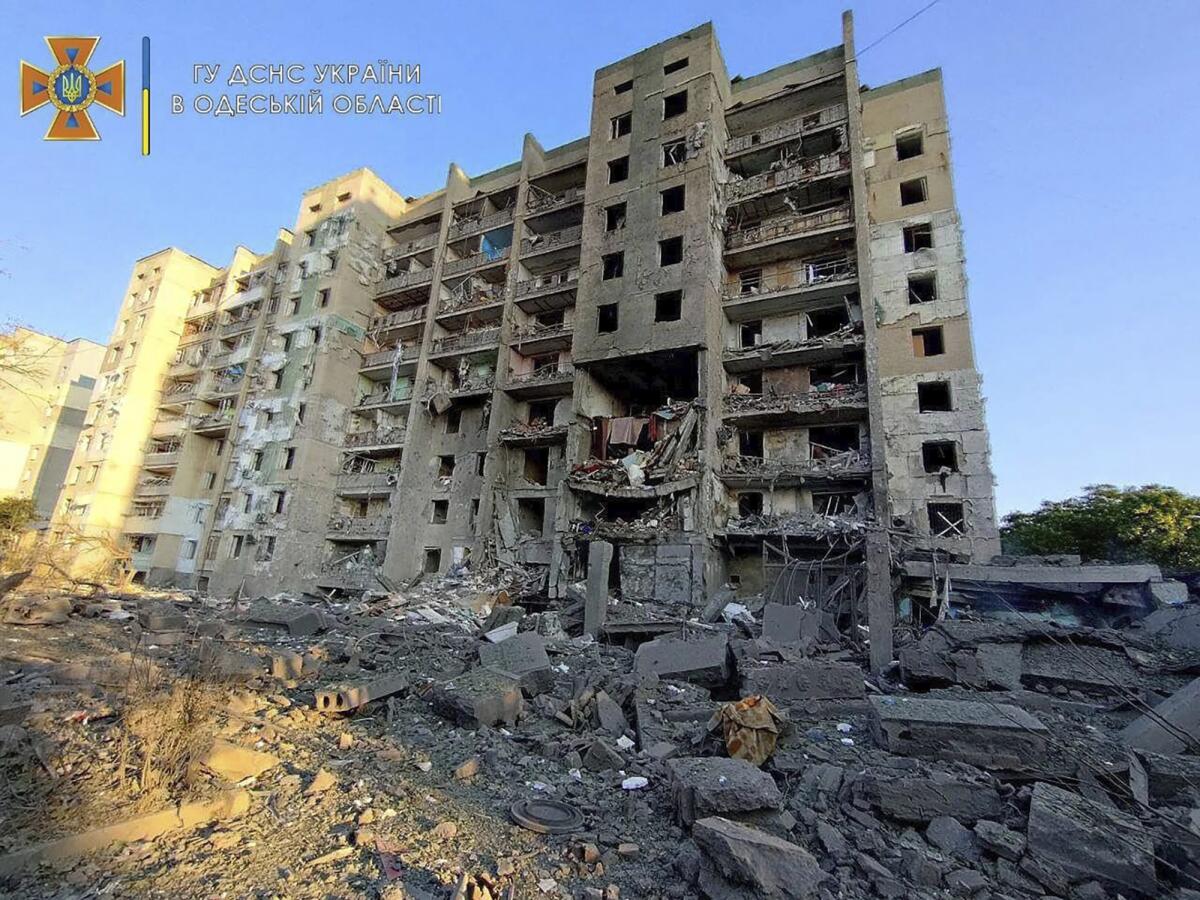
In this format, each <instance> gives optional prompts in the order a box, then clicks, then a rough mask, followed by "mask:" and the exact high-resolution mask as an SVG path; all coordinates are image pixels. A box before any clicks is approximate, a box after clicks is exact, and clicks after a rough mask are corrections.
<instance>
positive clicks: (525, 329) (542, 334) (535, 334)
mask: <svg viewBox="0 0 1200 900" xmlns="http://www.w3.org/2000/svg"><path fill="white" fill-rule="evenodd" d="M570 333H571V323H570V322H553V323H550V324H543V323H541V322H529V323H528V324H525V325H519V326H517V327H516V328H514V329H513V333H512V342H513V343H514V344H520V343H524V342H528V341H537V340H545V339H546V338H555V337H561V336H563V335H567V334H570Z"/></svg>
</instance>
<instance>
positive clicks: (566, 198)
mask: <svg viewBox="0 0 1200 900" xmlns="http://www.w3.org/2000/svg"><path fill="white" fill-rule="evenodd" d="M582 202H583V186H582V185H580V186H578V187H569V188H567V189H566V190H562V191H558V192H557V193H551V192H549V191H544V190H542V189H541V188H539V187H536V186H535V185H532V184H531V185H530V186H529V195H528V196H527V197H526V198H525V211H526V212H527V213H528V214H529V215H531V216H540V215H541V214H542V213H548V212H553V211H554V210H557V209H563V208H565V207H567V206H573V205H574V204H576V203H582Z"/></svg>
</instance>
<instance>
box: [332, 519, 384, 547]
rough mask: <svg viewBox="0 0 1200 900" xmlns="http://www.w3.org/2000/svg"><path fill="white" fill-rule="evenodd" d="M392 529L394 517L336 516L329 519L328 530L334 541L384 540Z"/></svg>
mask: <svg viewBox="0 0 1200 900" xmlns="http://www.w3.org/2000/svg"><path fill="white" fill-rule="evenodd" d="M391 527H392V517H391V516H390V515H382V516H346V515H338V514H334V515H332V516H330V517H329V524H328V526H327V527H326V530H327V531H328V533H329V537H330V538H331V539H332V540H364V541H377V540H383V539H384V538H386V537H387V536H388V531H390V530H391Z"/></svg>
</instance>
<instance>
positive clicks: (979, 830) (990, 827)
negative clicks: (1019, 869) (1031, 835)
mask: <svg viewBox="0 0 1200 900" xmlns="http://www.w3.org/2000/svg"><path fill="white" fill-rule="evenodd" d="M975 837H976V839H977V840H978V841H979V845H980V846H981V847H983V849H984V850H986V851H988V852H989V853H991V854H992V855H993V856H998V857H1000V858H1001V859H1007V860H1011V861H1013V862H1016V861H1017V860H1019V859H1020V858H1021V854H1022V853H1024V852H1025V836H1024V835H1023V834H1021V833H1020V832H1019V831H1013V830H1012V829H1011V828H1009V827H1008V826H1007V825H1003V824H1001V823H1000V822H993V821H992V820H990V819H980V820H979V821H978V822H976V823H975Z"/></svg>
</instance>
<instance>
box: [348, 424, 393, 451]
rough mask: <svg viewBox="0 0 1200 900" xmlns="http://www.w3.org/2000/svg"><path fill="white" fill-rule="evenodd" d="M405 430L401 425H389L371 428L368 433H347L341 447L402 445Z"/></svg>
mask: <svg viewBox="0 0 1200 900" xmlns="http://www.w3.org/2000/svg"><path fill="white" fill-rule="evenodd" d="M404 432H405V428H404V426H403V425H389V426H383V427H380V428H372V429H371V430H370V431H349V432H347V433H346V437H345V438H344V439H343V441H342V446H343V447H346V448H353V447H381V446H385V445H389V444H403V443H404Z"/></svg>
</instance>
